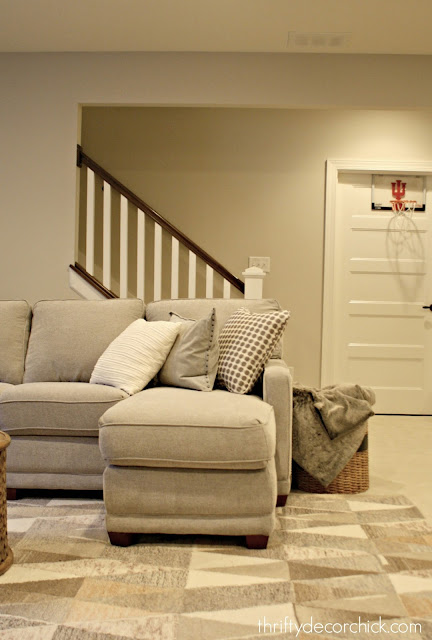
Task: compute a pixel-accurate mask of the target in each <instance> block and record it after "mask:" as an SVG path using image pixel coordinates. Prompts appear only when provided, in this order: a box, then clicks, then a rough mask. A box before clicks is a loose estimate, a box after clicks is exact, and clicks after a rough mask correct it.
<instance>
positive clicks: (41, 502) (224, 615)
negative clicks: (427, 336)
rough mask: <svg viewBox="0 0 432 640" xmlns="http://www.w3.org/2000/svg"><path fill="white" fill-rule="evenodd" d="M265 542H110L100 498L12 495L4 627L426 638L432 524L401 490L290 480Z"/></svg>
mask: <svg viewBox="0 0 432 640" xmlns="http://www.w3.org/2000/svg"><path fill="white" fill-rule="evenodd" d="M277 514H278V523H277V528H276V529H275V531H274V532H273V534H272V535H271V537H270V540H269V545H268V548H267V549H266V550H261V551H255V550H248V549H246V548H245V547H244V546H243V540H242V539H241V538H236V537H218V536H173V535H153V536H149V535H146V536H141V538H139V541H138V543H137V544H135V545H133V546H131V547H128V548H119V547H113V546H111V545H110V544H109V542H108V537H107V534H106V530H105V523H104V506H103V502H102V500H100V499H85V498H80V499H76V498H58V497H56V498H53V497H52V496H51V497H50V496H48V497H30V498H26V497H24V498H22V499H20V500H17V501H14V502H9V503H8V538H9V544H10V546H11V547H12V549H13V552H14V564H13V565H12V567H11V568H10V569H9V570H8V571H7V572H6V573H5V574H4V575H3V576H0V638H1V640H228V639H230V640H258V639H261V638H272V639H273V640H282V638H283V639H284V640H285V639H287V638H288V639H289V638H300V639H303V640H304V639H308V640H317V639H320V640H335V638H338V639H342V640H348V639H350V640H353V639H354V640H370V639H371V638H386V639H387V640H402V639H403V640H419V639H420V638H422V639H423V638H424V639H429V640H430V639H432V528H431V527H430V526H428V524H427V523H426V522H425V520H424V519H423V516H422V514H421V513H420V512H419V510H418V509H417V508H416V507H415V506H414V505H413V504H412V503H411V502H410V501H409V500H408V499H407V498H405V497H404V496H384V497H377V496H368V495H350V496H346V495H345V496H342V495H313V494H303V493H291V494H290V496H289V497H288V502H287V505H286V506H285V507H284V508H278V509H277Z"/></svg>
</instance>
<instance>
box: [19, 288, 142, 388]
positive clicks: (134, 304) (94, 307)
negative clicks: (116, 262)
mask: <svg viewBox="0 0 432 640" xmlns="http://www.w3.org/2000/svg"><path fill="white" fill-rule="evenodd" d="M143 315H144V304H143V302H142V300H137V299H126V300H43V301H41V302H37V303H36V304H35V306H34V307H33V322H32V330H31V335H30V341H29V346H28V351H27V358H26V361H25V371H24V382H89V380H90V376H91V374H92V371H93V369H94V366H95V364H96V362H97V361H98V359H99V357H100V356H101V354H102V353H103V352H104V351H105V349H106V348H107V347H108V345H109V344H110V343H111V342H112V341H113V340H114V338H116V337H117V336H118V335H119V334H120V333H121V332H122V331H124V329H126V327H128V326H129V325H130V324H131V323H132V322H133V321H134V320H137V319H138V318H142V317H143Z"/></svg>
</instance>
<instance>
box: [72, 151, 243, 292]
mask: <svg viewBox="0 0 432 640" xmlns="http://www.w3.org/2000/svg"><path fill="white" fill-rule="evenodd" d="M77 166H78V167H80V168H82V167H85V168H86V174H87V175H86V187H87V194H86V200H85V205H84V208H85V212H83V211H80V229H79V231H78V233H79V236H80V239H81V245H85V247H83V246H81V247H80V255H82V256H83V262H84V263H85V264H79V263H78V262H76V263H75V265H71V269H72V270H73V271H75V272H76V273H78V274H79V275H80V276H81V277H82V278H84V279H85V280H86V281H87V282H89V283H90V284H92V285H93V286H94V287H95V288H96V289H97V290H98V291H99V292H100V293H101V294H102V295H103V296H105V297H107V298H114V297H120V298H127V297H129V296H130V295H134V294H131V293H130V290H129V277H128V275H129V272H130V270H131V269H134V270H136V287H135V286H134V287H133V289H134V290H135V288H136V297H138V298H142V299H145V289H146V278H145V262H146V260H145V254H146V246H147V243H146V239H145V227H146V224H145V223H146V219H147V221H149V220H151V221H152V224H153V225H154V242H153V246H152V253H153V255H154V258H153V295H152V296H151V299H153V300H160V299H161V297H162V264H163V260H164V258H165V267H166V265H167V263H168V261H169V262H170V263H171V274H170V276H171V279H170V297H171V298H178V297H179V273H180V249H181V247H184V248H185V249H186V250H187V252H188V282H187V297H188V298H195V297H196V289H197V258H198V259H200V260H201V261H202V262H203V263H204V264H205V296H206V297H207V298H213V297H214V288H215V286H214V274H215V273H216V274H219V276H220V277H221V278H222V282H223V297H224V298H229V297H231V287H234V289H235V290H237V291H238V292H240V294H241V295H244V290H245V285H244V282H243V281H242V280H240V279H239V278H237V277H236V276H234V275H233V274H232V273H230V272H229V271H228V270H227V269H226V268H225V267H224V266H223V265H221V264H220V263H219V262H218V261H217V260H215V259H214V258H213V257H212V256H210V255H209V254H208V253H207V252H206V251H204V250H203V249H202V248H201V247H199V246H198V245H197V244H196V243H195V242H193V240H191V239H190V238H188V237H187V236H186V235H185V234H183V233H182V232H181V231H180V230H179V229H177V228H176V227H175V226H174V225H172V224H171V223H170V222H169V221H168V220H166V219H165V218H163V217H162V216H161V215H160V214H159V213H157V212H156V211H155V210H154V209H152V207H150V206H149V205H148V204H147V203H146V202H144V201H143V200H142V199H141V198H139V197H138V196H137V195H136V194H134V193H133V192H132V191H131V190H130V189H128V188H127V187H126V186H125V185H123V184H122V183H121V182H119V181H118V180H117V179H116V178H114V177H113V176H112V175H111V174H110V173H108V171H106V170H105V169H103V167H101V166H100V165H99V164H97V163H96V162H95V161H94V160H92V158H90V157H89V156H88V155H87V154H86V153H84V151H83V150H82V148H81V146H80V145H77ZM96 176H97V179H98V180H100V181H102V190H103V198H102V202H101V208H102V214H101V220H99V222H97V221H96V190H95V185H96ZM81 177H82V178H83V176H81ZM114 193H116V194H118V196H119V197H120V208H119V218H120V219H119V221H118V223H119V229H120V231H119V248H118V249H119V283H118V284H119V286H118V289H119V296H118V295H117V294H116V293H114V292H113V289H114V288H115V287H114V286H113V284H114V282H113V273H112V256H111V247H112V238H111V231H112V229H111V226H112V224H111V223H112V211H111V204H112V195H113V194H114ZM118 196H117V197H118ZM130 207H133V208H135V210H136V215H137V223H136V229H137V237H136V239H135V238H134V239H133V242H134V244H135V246H134V247H133V252H132V255H133V258H132V260H131V257H130V256H129V251H128V249H129V242H130V233H129V208H130ZM83 225H85V229H83V228H81V227H82V226H83ZM162 230H165V232H166V233H167V234H168V237H169V238H170V240H171V252H170V253H171V256H164V255H163V243H162ZM98 233H99V237H98V235H97V234H98ZM100 236H102V237H100ZM96 242H97V243H98V246H99V247H100V249H99V261H100V255H101V256H102V259H101V261H102V264H98V265H96V262H95V246H96V245H95V243H96ZM131 263H132V264H131ZM96 270H98V271H99V273H100V274H101V278H100V279H99V278H98V277H97V276H96V273H95V272H96ZM134 278H135V276H134ZM237 296H238V294H237Z"/></svg>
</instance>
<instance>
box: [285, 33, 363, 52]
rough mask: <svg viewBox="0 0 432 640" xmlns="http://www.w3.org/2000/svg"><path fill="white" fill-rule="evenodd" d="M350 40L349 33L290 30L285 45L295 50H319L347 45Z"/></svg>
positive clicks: (340, 47)
mask: <svg viewBox="0 0 432 640" xmlns="http://www.w3.org/2000/svg"><path fill="white" fill-rule="evenodd" d="M350 40H351V34H350V33H340V32H339V33H305V32H302V31H290V32H289V33H288V41H287V47H288V49H295V50H297V51H306V50H309V51H321V50H323V49H327V50H330V51H331V50H333V49H342V48H346V47H348V45H349V44H350Z"/></svg>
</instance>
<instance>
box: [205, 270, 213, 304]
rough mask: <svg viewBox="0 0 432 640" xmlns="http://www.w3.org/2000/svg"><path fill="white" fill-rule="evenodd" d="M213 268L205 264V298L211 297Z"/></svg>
mask: <svg viewBox="0 0 432 640" xmlns="http://www.w3.org/2000/svg"><path fill="white" fill-rule="evenodd" d="M213 274H214V271H213V269H212V268H211V267H210V266H209V265H206V298H213Z"/></svg>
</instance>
